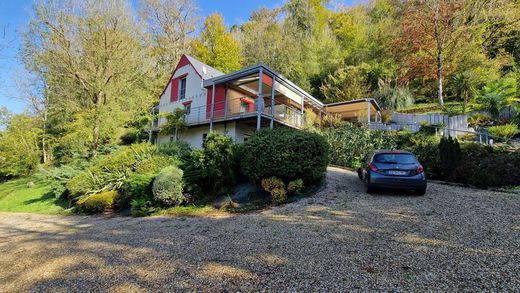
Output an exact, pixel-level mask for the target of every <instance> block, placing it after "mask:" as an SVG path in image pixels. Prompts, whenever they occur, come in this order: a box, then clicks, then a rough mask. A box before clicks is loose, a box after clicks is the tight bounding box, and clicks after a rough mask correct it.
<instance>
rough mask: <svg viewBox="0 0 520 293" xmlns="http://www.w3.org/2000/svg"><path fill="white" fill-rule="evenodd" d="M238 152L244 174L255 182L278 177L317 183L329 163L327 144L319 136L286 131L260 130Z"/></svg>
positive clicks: (303, 132) (286, 179) (281, 129)
mask: <svg viewBox="0 0 520 293" xmlns="http://www.w3.org/2000/svg"><path fill="white" fill-rule="evenodd" d="M239 151H240V157H241V160H240V166H241V169H242V171H243V173H244V175H246V176H247V177H249V178H250V179H252V180H254V181H257V182H258V181H260V180H261V179H264V178H270V177H278V178H280V179H282V180H283V181H286V182H288V181H292V180H295V179H299V178H301V179H303V181H304V182H305V183H316V182H319V181H321V180H322V179H323V178H324V177H325V173H326V171H327V165H328V163H329V145H328V143H327V142H326V141H325V139H324V138H323V137H322V136H321V135H319V134H316V133H310V132H305V131H300V130H295V129H289V128H277V129H264V130H262V131H259V132H257V133H255V134H254V135H253V136H252V137H251V138H250V139H249V140H248V141H246V142H245V143H243V144H242V146H241V147H240V150H239Z"/></svg>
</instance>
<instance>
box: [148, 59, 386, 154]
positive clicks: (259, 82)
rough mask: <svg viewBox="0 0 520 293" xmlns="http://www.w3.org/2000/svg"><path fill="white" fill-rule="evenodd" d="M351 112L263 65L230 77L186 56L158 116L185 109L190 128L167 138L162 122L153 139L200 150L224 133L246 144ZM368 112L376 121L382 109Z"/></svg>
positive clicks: (154, 126)
mask: <svg viewBox="0 0 520 293" xmlns="http://www.w3.org/2000/svg"><path fill="white" fill-rule="evenodd" d="M367 101H368V104H367ZM360 103H361V104H362V105H372V104H373V102H371V101H370V100H369V99H368V100H363V101H358V102H355V103H351V105H356V107H358V106H357V105H358V104H360ZM375 105H376V106H377V104H375ZM345 107H347V108H348V105H347V106H345V105H343V104H331V105H325V104H323V103H322V102H321V101H319V100H318V99H316V98H314V97H313V96H311V95H310V94H308V93H307V92H305V91H304V90H302V89H301V88H300V87H298V86H297V85H295V84H294V83H292V82H291V81H290V80H288V79H286V78H285V77H283V76H281V75H280V74H278V73H276V72H275V71H274V70H272V69H270V68H269V67H267V66H265V65H263V64H258V65H254V66H251V67H247V68H244V69H241V70H239V71H236V72H232V73H228V74H224V73H222V72H220V71H218V70H216V69H214V68H212V67H210V66H208V65H206V64H204V63H202V62H200V61H198V60H196V59H195V58H193V57H191V56H188V55H183V56H182V57H181V59H180V61H179V63H178V64H177V66H176V68H175V70H174V72H173V74H172V77H171V78H170V81H169V82H168V84H167V85H166V87H165V89H164V91H163V92H162V94H161V98H160V103H159V105H158V106H157V107H155V108H154V111H155V113H158V114H161V113H165V112H170V113H171V112H173V111H174V110H175V109H177V108H183V109H185V110H186V124H187V126H188V127H187V129H186V130H183V131H181V132H179V133H177V134H173V133H169V134H163V133H160V132H159V131H158V130H159V129H160V127H161V125H164V123H166V120H165V118H159V119H158V120H156V121H154V122H153V124H152V130H153V131H152V136H153V138H152V139H153V140H155V141H156V142H158V143H166V142H169V141H174V140H177V139H181V140H184V141H187V142H188V143H189V144H190V145H191V146H192V147H195V148H197V147H200V146H201V145H202V142H203V141H204V139H205V137H206V136H207V135H208V134H209V133H210V132H218V133H224V134H226V135H228V136H230V137H231V138H232V139H233V140H234V141H235V142H237V143H240V142H244V141H245V140H247V139H248V137H250V136H251V135H252V134H253V133H254V132H255V131H256V130H259V129H260V128H265V127H270V128H273V127H293V128H301V127H302V126H303V122H304V113H305V112H307V111H312V112H314V113H315V114H316V117H318V119H320V117H321V116H322V115H324V114H326V113H327V109H329V110H331V112H334V113H339V112H340V111H342V110H345V109H346V108H345ZM368 109H373V110H372V114H370V110H368V113H369V115H368V120H370V119H372V120H373V121H375V120H376V119H377V114H376V113H377V110H378V109H377V108H374V107H368ZM335 110H336V111H335ZM159 116H160V115H159ZM365 116H366V115H365Z"/></svg>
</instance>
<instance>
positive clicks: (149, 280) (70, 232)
mask: <svg viewBox="0 0 520 293" xmlns="http://www.w3.org/2000/svg"><path fill="white" fill-rule="evenodd" d="M519 234H520V197H519V196H518V195H512V194H504V193H497V192H490V191H482V190H475V189H468V188H462V187H454V186H446V185H440V184H430V185H429V187H428V191H427V194H426V195H425V196H422V197H418V196H413V195H406V194H397V193H390V194H386V193H385V194H376V195H367V194H365V193H364V188H363V185H362V184H361V183H360V182H359V181H358V179H357V177H356V174H354V173H352V172H349V171H345V170H342V169H336V168H329V172H328V176H327V186H326V188H325V189H324V190H322V191H321V192H319V193H318V194H317V195H315V196H314V197H312V198H307V199H303V200H300V201H298V202H296V203H292V204H288V205H285V206H283V207H278V208H274V209H270V210H267V211H263V212H261V213H251V214H247V215H239V216H233V217H226V218H165V217H152V218H142V219H133V218H121V217H115V218H109V219H106V218H102V217H74V216H69V217H57V216H42V215H28V214H7V213H5V214H0V292H20V291H53V292H60V291H62V292H65V291H116V292H117V291H119V292H132V291H226V290H228V291H307V292H308V291H314V292H315V291H327V292H330V291H367V290H384V291H426V290H429V291H468V292H475V291H517V292H518V291H519V290H520V278H519V275H520V237H519V236H520V235H519Z"/></svg>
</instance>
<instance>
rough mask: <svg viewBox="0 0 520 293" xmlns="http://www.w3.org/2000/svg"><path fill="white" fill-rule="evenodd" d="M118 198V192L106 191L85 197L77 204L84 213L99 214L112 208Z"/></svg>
mask: <svg viewBox="0 0 520 293" xmlns="http://www.w3.org/2000/svg"><path fill="white" fill-rule="evenodd" d="M117 196H118V194H117V191H114V190H111V191H105V192H100V193H96V194H92V195H89V196H86V197H83V198H81V199H79V200H78V201H77V203H76V204H77V206H78V207H79V208H80V209H81V210H82V211H84V212H88V213H98V212H102V211H104V210H105V209H108V208H112V207H113V206H114V203H115V202H116V200H117Z"/></svg>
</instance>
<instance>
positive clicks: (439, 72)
mask: <svg viewBox="0 0 520 293" xmlns="http://www.w3.org/2000/svg"><path fill="white" fill-rule="evenodd" d="M439 17H440V4H439V3H437V4H436V7H435V21H434V26H433V33H434V35H435V41H436V42H437V82H438V91H437V99H438V100H439V104H440V105H441V107H443V108H444V99H443V97H442V51H443V48H442V37H441V35H440V32H439Z"/></svg>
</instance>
